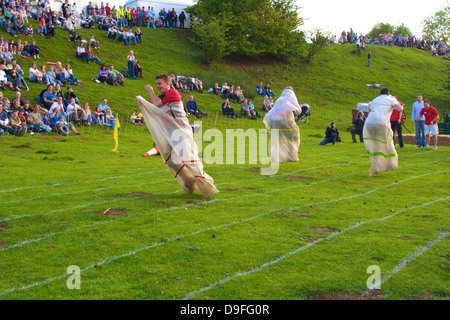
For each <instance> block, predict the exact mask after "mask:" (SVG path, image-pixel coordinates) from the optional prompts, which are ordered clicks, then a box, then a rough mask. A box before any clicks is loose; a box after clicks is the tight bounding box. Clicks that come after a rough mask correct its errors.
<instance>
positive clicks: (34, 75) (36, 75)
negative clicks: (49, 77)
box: [28, 62, 43, 83]
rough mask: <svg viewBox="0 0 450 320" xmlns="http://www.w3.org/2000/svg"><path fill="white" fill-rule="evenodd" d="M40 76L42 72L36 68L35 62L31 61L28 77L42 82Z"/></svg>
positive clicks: (36, 81)
mask: <svg viewBox="0 0 450 320" xmlns="http://www.w3.org/2000/svg"><path fill="white" fill-rule="evenodd" d="M42 76H43V74H42V73H41V72H40V71H39V70H38V69H37V66H36V62H33V63H32V64H31V67H30V69H29V77H28V79H29V80H30V81H31V82H34V83H43V81H42Z"/></svg>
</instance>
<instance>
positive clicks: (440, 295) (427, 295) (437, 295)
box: [412, 292, 449, 300]
mask: <svg viewBox="0 0 450 320" xmlns="http://www.w3.org/2000/svg"><path fill="white" fill-rule="evenodd" d="M448 296H449V295H448V294H446V293H444V292H432V293H423V294H421V295H419V296H417V297H415V298H413V299H412V300H432V299H435V298H447V297H448Z"/></svg>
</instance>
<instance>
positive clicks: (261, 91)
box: [256, 81, 265, 96]
mask: <svg viewBox="0 0 450 320" xmlns="http://www.w3.org/2000/svg"><path fill="white" fill-rule="evenodd" d="M256 93H257V94H260V95H262V96H265V94H264V87H263V83H262V81H261V82H260V83H259V84H258V85H257V86H256Z"/></svg>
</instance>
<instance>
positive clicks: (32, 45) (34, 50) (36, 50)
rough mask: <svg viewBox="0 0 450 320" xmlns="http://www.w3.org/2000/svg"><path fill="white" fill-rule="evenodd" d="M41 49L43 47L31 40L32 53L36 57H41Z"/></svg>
mask: <svg viewBox="0 0 450 320" xmlns="http://www.w3.org/2000/svg"><path fill="white" fill-rule="evenodd" d="M40 51H41V48H39V47H38V46H37V45H36V41H33V42H31V45H30V55H32V56H33V57H34V59H40V57H39V52H40Z"/></svg>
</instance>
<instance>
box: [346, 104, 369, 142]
mask: <svg viewBox="0 0 450 320" xmlns="http://www.w3.org/2000/svg"><path fill="white" fill-rule="evenodd" d="M365 122H366V117H364V112H363V111H359V112H358V114H357V115H356V117H355V118H354V119H353V121H352V123H353V124H354V125H355V127H354V128H353V129H352V130H351V131H350V133H351V134H352V143H356V134H357V135H359V142H364V139H363V130H364V123H365Z"/></svg>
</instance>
